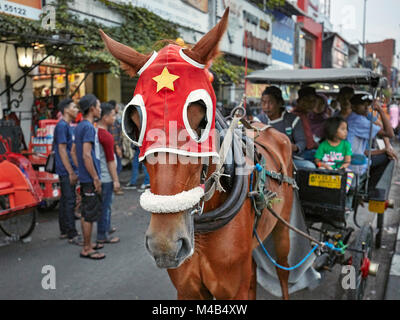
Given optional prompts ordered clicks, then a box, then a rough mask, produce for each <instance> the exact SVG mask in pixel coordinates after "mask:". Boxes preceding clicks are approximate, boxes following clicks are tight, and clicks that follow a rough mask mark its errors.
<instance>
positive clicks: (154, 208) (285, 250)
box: [100, 8, 293, 300]
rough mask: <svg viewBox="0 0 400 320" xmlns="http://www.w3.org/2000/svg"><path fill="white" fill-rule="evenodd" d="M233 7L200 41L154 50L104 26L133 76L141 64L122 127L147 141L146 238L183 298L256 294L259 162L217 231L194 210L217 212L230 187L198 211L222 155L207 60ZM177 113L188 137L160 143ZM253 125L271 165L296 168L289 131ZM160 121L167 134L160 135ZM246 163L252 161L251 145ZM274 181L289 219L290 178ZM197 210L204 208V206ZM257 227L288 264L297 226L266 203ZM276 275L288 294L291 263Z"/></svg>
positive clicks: (271, 186)
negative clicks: (199, 226)
mask: <svg viewBox="0 0 400 320" xmlns="http://www.w3.org/2000/svg"><path fill="white" fill-rule="evenodd" d="M228 15H229V8H227V9H226V10H225V12H224V15H223V17H222V18H221V20H220V21H219V22H218V23H217V24H216V25H215V26H214V28H212V29H211V30H210V31H209V32H208V33H206V34H205V35H204V36H203V37H202V38H201V39H200V40H199V41H198V42H197V43H196V44H195V45H194V46H193V47H192V48H181V47H179V46H178V45H176V44H169V45H167V46H166V47H164V48H163V49H161V50H160V51H159V52H158V53H156V52H153V54H147V55H145V54H141V53H139V52H137V51H136V50H134V49H133V48H130V47H128V46H126V45H124V44H121V43H119V42H117V41H115V40H113V39H111V38H110V37H109V36H108V35H106V34H105V33H104V32H103V31H102V30H100V33H101V36H102V39H103V41H104V43H105V46H106V48H107V49H108V50H109V52H110V53H111V54H112V55H113V56H114V57H115V58H116V59H117V60H119V61H120V63H121V68H122V69H124V70H125V71H126V72H127V73H128V74H129V75H130V76H134V75H136V74H139V80H138V84H137V86H136V89H135V94H134V98H133V99H132V101H131V102H130V103H129V104H128V105H127V107H126V108H125V110H124V115H123V131H124V134H126V135H127V136H128V137H129V138H130V139H131V141H132V142H133V143H134V144H136V145H137V146H139V147H140V150H141V154H140V160H141V161H143V162H144V164H145V166H146V168H147V171H148V173H149V176H150V189H149V190H148V192H145V193H144V194H142V196H141V199H140V203H141V205H142V207H144V209H145V210H147V211H150V212H151V219H150V224H149V226H148V229H147V231H146V234H145V247H146V249H147V251H148V253H149V254H150V255H151V256H152V257H153V258H154V260H155V262H156V265H157V266H158V267H159V268H162V269H167V272H168V275H169V277H170V279H171V281H172V283H173V285H174V287H175V288H176V290H177V298H178V299H196V300H197V299H213V298H215V299H256V287H257V281H256V280H257V279H256V264H255V262H254V260H253V258H252V251H253V249H254V248H256V247H257V246H258V245H259V244H258V242H257V240H256V239H255V237H254V234H253V228H254V226H255V211H254V208H253V206H252V201H251V199H250V198H249V197H248V196H247V193H248V191H249V187H250V184H251V183H252V180H251V179H253V180H254V177H253V178H252V175H251V172H250V171H251V170H250V171H249V172H247V173H246V174H245V176H244V177H243V181H244V182H245V184H244V185H245V188H244V191H245V192H246V197H245V200H244V201H243V203H242V205H241V206H240V207H239V208H238V209H237V210H236V212H235V215H234V216H233V218H230V221H229V222H227V223H226V224H224V225H222V226H219V227H218V228H214V229H215V230H212V231H207V230H206V232H196V220H199V219H200V220H201V218H205V219H206V218H207V217H210V216H209V215H208V214H210V212H212V211H213V210H214V211H215V210H217V209H218V208H219V207H221V206H223V205H224V203H225V201H227V198H228V197H229V192H224V190H223V188H222V190H221V189H217V190H215V192H214V193H213V194H212V195H211V198H210V199H209V200H208V201H203V205H204V207H203V208H202V210H194V211H193V208H198V207H199V203H200V202H201V199H202V198H203V196H204V192H205V191H204V188H203V189H202V188H201V186H200V185H202V182H204V180H205V179H206V181H208V179H210V178H211V177H212V176H213V173H214V172H215V170H216V168H217V165H218V161H214V159H218V156H219V154H217V155H216V154H215V153H216V152H214V149H213V147H210V145H212V143H210V140H213V139H215V134H216V133H215V130H214V131H213V130H210V129H213V128H215V121H216V114H215V111H216V101H215V100H216V99H215V93H214V90H213V89H212V85H211V83H210V81H209V80H208V78H207V75H206V73H205V72H204V69H205V67H206V66H207V65H209V64H210V62H211V61H212V60H213V59H214V58H215V57H216V56H217V55H218V54H219V50H218V46H219V43H220V41H221V38H222V37H223V35H224V33H225V31H226V29H227V25H228ZM159 96H160V99H158V98H159ZM189 97H191V99H189ZM185 99H186V100H185ZM182 110H183V111H182ZM182 114H183V116H182ZM173 120H176V122H175V124H174V126H173V127H174V128H175V129H176V131H177V134H178V135H180V134H181V133H182V132H183V133H184V134H183V135H184V136H185V137H186V138H185V139H183V142H182V141H180V142H179V141H178V142H177V143H175V145H173V146H171V143H170V142H167V143H165V141H163V142H162V143H160V142H159V141H158V140H168V141H169V140H170V138H171V135H172V133H171V128H170V127H169V128H168V126H171V125H170V123H172V122H174V121H173ZM253 126H254V128H256V129H257V132H258V134H257V136H254V135H253V136H252V134H254V133H255V132H256V131H254V130H253V131H251V130H248V131H247V135H248V136H249V137H251V136H252V137H251V138H252V139H253V141H254V144H255V149H256V153H257V154H258V155H259V156H262V157H264V159H265V160H266V161H265V163H266V164H265V168H266V169H268V170H270V171H275V172H280V173H281V174H282V175H286V176H291V175H292V173H293V164H292V160H291V159H292V150H291V146H290V141H289V139H288V138H287V136H286V135H284V134H281V133H280V132H278V131H276V130H275V129H273V128H270V127H268V126H264V125H261V124H254V125H253ZM150 129H152V130H150ZM157 130H158V131H157ZM168 130H169V131H168ZM207 130H208V131H207ZM154 131H157V132H158V134H159V136H158V138H157V139H155V138H154ZM167 131H168V132H167ZM204 131H205V132H206V133H205V135H204V136H203V135H202V132H204ZM152 135H153V136H152ZM163 135H164V138H163V139H162V138H160V136H161V137H162V136H163ZM149 136H152V137H149ZM155 140H157V142H159V143H160V144H159V145H158V146H156V147H152V145H151V142H153V143H154V144H157V143H156V142H155ZM178 140H179V139H178ZM181 140H182V139H181ZM214 142H215V141H214ZM163 143H164V144H163ZM187 145H189V146H191V147H193V146H194V148H192V149H191V150H192V151H193V150H194V152H187V150H186V149H185V146H187ZM200 146H201V148H200ZM199 149H201V151H202V152H198V150H199ZM239 149H240V147H239ZM196 152H197V153H196ZM176 160H178V161H176ZM196 160H197V161H196ZM199 160H201V161H199ZM245 163H246V164H247V166H249V167H253V166H254V161H253V160H252V157H250V156H249V155H246V158H245ZM204 168H207V170H204ZM268 190H270V191H272V192H275V193H276V194H277V197H278V198H279V200H280V201H276V202H273V203H272V204H271V205H272V208H273V209H274V210H275V211H276V212H279V214H280V216H281V217H282V218H283V219H284V220H285V221H287V222H288V221H289V220H290V214H291V208H292V202H293V189H292V186H291V185H289V184H288V183H286V182H282V181H277V180H275V179H268ZM235 201H237V200H235ZM167 207H168V208H169V209H168V210H167V209H166V208H167ZM199 211H201V212H202V215H201V217H199V216H198V215H196V212H197V213H199ZM193 212H194V213H193ZM211 220H212V219H211ZM214 222H217V221H214ZM211 223H213V221H211ZM256 230H257V232H258V234H259V237H260V238H261V239H262V240H264V239H266V237H267V236H268V235H270V234H272V236H273V239H274V243H275V252H276V255H277V259H276V260H277V262H278V263H279V264H280V265H282V266H286V267H288V254H289V249H290V240H289V229H288V228H287V227H286V226H284V224H283V223H282V222H281V221H278V220H277V219H276V218H275V217H273V216H272V215H270V214H269V213H267V212H266V209H264V210H263V213H262V215H261V216H260V217H259V219H258V222H257V228H256ZM277 275H278V278H279V281H280V285H281V289H282V298H283V299H288V298H289V294H288V278H289V271H286V270H283V269H280V268H277Z"/></svg>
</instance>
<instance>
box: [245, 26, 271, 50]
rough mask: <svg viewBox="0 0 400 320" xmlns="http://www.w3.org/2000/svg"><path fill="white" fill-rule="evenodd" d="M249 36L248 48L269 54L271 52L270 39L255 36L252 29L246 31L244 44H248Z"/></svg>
mask: <svg viewBox="0 0 400 320" xmlns="http://www.w3.org/2000/svg"><path fill="white" fill-rule="evenodd" d="M246 37H247V48H250V49H253V50H256V51H258V52H262V53H265V54H267V55H270V54H271V46H272V44H271V42H269V41H268V39H260V38H257V37H255V36H253V34H252V33H251V32H250V31H245V38H244V39H243V45H244V46H245V45H246Z"/></svg>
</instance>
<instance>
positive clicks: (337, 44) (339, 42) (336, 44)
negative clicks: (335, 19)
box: [333, 37, 349, 56]
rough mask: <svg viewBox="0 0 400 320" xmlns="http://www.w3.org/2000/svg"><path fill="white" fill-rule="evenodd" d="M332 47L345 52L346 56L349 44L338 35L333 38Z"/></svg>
mask: <svg viewBox="0 0 400 320" xmlns="http://www.w3.org/2000/svg"><path fill="white" fill-rule="evenodd" d="M333 47H334V48H335V49H336V50H338V51H340V52H342V53H343V54H345V55H346V56H348V55H349V46H348V45H347V44H346V42H344V41H343V40H342V39H340V38H339V37H335V40H334V41H333Z"/></svg>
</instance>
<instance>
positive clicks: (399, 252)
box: [384, 143, 400, 300]
mask: <svg viewBox="0 0 400 320" xmlns="http://www.w3.org/2000/svg"><path fill="white" fill-rule="evenodd" d="M393 147H394V148H395V150H396V151H397V154H399V143H395V144H394V145H393ZM399 162H400V161H399ZM398 168H399V164H397V166H396V169H395V172H394V177H393V180H392V187H394V188H396V187H397V188H399V187H398V184H397V183H394V181H400V174H399V171H398ZM396 193H398V192H396ZM398 203H399V200H398V199H397V197H396V196H395V210H396V214H399V213H400V208H399V205H398ZM384 299H385V300H400V226H399V225H398V226H397V237H396V243H395V244H394V252H393V256H392V260H391V265H390V270H389V275H388V278H387V282H386V291H385V297H384Z"/></svg>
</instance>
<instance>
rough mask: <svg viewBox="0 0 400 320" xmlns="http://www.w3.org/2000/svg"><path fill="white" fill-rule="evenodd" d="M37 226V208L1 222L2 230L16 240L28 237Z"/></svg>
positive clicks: (0, 227)
mask: <svg viewBox="0 0 400 320" xmlns="http://www.w3.org/2000/svg"><path fill="white" fill-rule="evenodd" d="M35 225H36V208H34V209H32V210H31V211H30V212H28V213H25V214H19V215H18V214H17V215H15V216H13V217H11V218H9V219H7V220H2V221H0V229H1V231H3V232H4V233H5V234H6V235H7V236H9V237H12V238H15V239H17V240H18V239H24V238H26V237H28V236H29V235H30V234H31V233H32V231H33V229H34V228H35Z"/></svg>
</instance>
